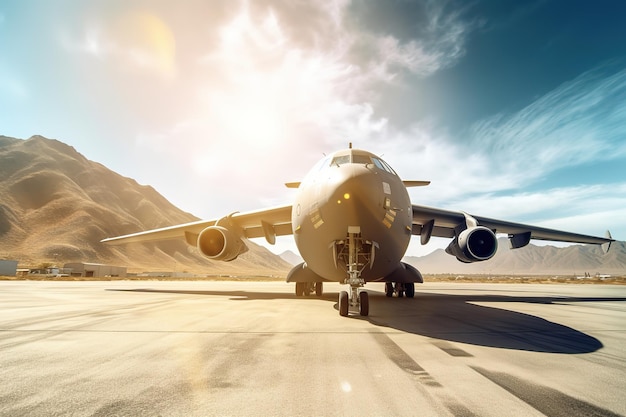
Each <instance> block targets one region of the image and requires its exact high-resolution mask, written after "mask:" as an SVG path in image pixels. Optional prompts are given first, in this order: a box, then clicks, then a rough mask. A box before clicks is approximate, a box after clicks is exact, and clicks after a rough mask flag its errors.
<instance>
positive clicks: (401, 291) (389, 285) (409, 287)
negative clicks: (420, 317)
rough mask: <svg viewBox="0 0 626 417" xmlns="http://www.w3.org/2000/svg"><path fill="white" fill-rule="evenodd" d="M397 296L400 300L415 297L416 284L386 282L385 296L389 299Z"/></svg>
mask: <svg viewBox="0 0 626 417" xmlns="http://www.w3.org/2000/svg"><path fill="white" fill-rule="evenodd" d="M394 294H395V295H397V296H398V298H402V297H403V296H405V295H406V296H407V298H413V297H415V283H414V282H406V283H402V282H385V295H386V296H387V297H393V296H394Z"/></svg>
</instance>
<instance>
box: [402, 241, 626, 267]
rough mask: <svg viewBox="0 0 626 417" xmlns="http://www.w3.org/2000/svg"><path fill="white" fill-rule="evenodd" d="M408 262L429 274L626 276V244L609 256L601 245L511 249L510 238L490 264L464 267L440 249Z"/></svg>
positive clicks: (616, 244) (500, 244) (500, 245)
mask: <svg viewBox="0 0 626 417" xmlns="http://www.w3.org/2000/svg"><path fill="white" fill-rule="evenodd" d="M404 261H405V262H407V263H409V264H411V265H413V266H415V267H416V268H418V269H419V270H420V271H422V272H423V273H427V274H445V273H450V274H515V275H519V274H555V275H577V276H582V275H584V274H585V272H587V273H590V274H591V275H595V274H596V273H600V274H614V275H626V242H613V244H612V245H611V249H610V250H609V252H608V253H604V252H603V251H602V248H601V247H600V246H598V245H572V246H568V247H564V248H557V247H554V246H536V245H533V244H532V243H531V244H529V245H528V246H526V247H523V248H520V249H513V250H512V249H510V248H509V242H508V239H506V238H500V239H498V251H497V252H496V254H495V256H494V257H493V258H491V259H490V260H488V261H484V262H475V263H471V264H464V263H462V262H459V261H457V260H456V258H455V257H454V256H451V255H448V254H447V253H445V251H444V250H443V249H437V250H436V251H434V252H432V253H430V254H429V255H426V256H420V257H410V256H407V257H406V258H405V259H404Z"/></svg>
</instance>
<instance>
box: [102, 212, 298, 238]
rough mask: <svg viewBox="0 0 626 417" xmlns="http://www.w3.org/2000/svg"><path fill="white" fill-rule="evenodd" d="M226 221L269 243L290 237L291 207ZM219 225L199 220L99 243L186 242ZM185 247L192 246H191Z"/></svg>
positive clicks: (231, 217) (236, 217) (250, 236)
mask: <svg viewBox="0 0 626 417" xmlns="http://www.w3.org/2000/svg"><path fill="white" fill-rule="evenodd" d="M227 217H228V218H229V221H230V223H232V224H234V225H235V226H237V227H239V228H241V229H242V230H243V237H246V238H255V237H265V238H266V239H267V240H268V241H270V240H272V236H283V235H290V234H291V233H292V230H291V205H289V206H282V207H275V208H270V209H264V210H257V211H249V212H246V213H233V214H232V215H230V216H227ZM219 221H220V219H214V220H200V221H196V222H191V223H185V224H179V225H176V226H170V227H164V228H161V229H154V230H148V231H145V232H139V233H133V234H130V235H124V236H117V237H111V238H108V239H103V240H102V241H101V242H102V243H106V244H107V245H121V244H125V243H136V242H154V241H160V240H170V239H187V240H189V237H190V236H196V237H197V235H198V234H200V232H202V231H203V230H204V229H206V228H207V227H209V226H214V225H216V224H217V223H218V222H219ZM189 243H192V244H195V242H189ZM270 243H272V242H270Z"/></svg>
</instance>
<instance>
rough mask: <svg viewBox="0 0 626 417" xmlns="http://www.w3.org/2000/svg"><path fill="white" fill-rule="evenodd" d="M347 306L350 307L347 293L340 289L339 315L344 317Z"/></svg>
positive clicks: (346, 312)
mask: <svg viewBox="0 0 626 417" xmlns="http://www.w3.org/2000/svg"><path fill="white" fill-rule="evenodd" d="M348 307H350V303H349V301H348V293H347V292H346V291H341V292H340V293H339V315H340V316H343V317H346V316H347V315H348Z"/></svg>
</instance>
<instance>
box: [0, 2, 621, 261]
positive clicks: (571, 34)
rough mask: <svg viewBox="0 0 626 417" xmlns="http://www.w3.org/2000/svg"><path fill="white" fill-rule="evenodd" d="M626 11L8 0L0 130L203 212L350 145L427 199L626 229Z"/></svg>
mask: <svg viewBox="0 0 626 417" xmlns="http://www.w3.org/2000/svg"><path fill="white" fill-rule="evenodd" d="M624 16H626V2H622V1H617V0H615V1H608V0H600V1H595V2H589V1H582V0H581V1H578V0H568V1H506V0H501V1H500V0H491V1H481V0H477V1H473V2H461V1H409V0H404V1H391V0H388V1H349V0H334V1H331V0H328V1H316V2H302V3H296V2H292V1H252V0H250V1H226V0H224V1H217V0H215V1H199V0H197V1H191V0H189V1H182V2H177V3H172V2H169V1H147V0H146V1H141V0H135V1H90V2H76V1H55V2H48V1H43V0H41V1H32V0H24V1H7V0H0V134H2V135H6V136H12V137H18V138H23V139H26V138H28V137H30V136H32V135H35V134H40V135H43V136H46V137H49V138H55V139H59V140H61V141H63V142H66V143H68V144H70V145H72V146H74V147H75V148H76V149H77V150H78V151H79V152H81V153H83V154H84V155H85V156H87V157H88V158H89V159H92V160H94V161H97V162H100V163H102V164H104V165H106V166H107V167H109V168H111V169H113V170H115V171H117V172H118V173H120V174H122V175H125V176H128V177H132V178H134V179H136V180H137V181H138V182H140V183H142V184H149V185H152V186H153V187H154V188H156V189H157V190H158V191H159V192H160V193H162V194H163V195H164V196H165V197H166V198H168V199H169V200H170V201H171V202H172V203H174V204H175V205H177V206H178V207H180V208H181V209H183V210H185V211H188V212H191V213H193V214H195V215H196V216H198V217H201V218H215V217H219V216H222V215H224V214H227V213H230V212H233V211H246V210H254V209H258V208H262V207H264V206H273V205H277V204H285V203H289V202H290V200H291V198H293V191H292V190H288V189H286V188H285V187H284V186H283V183H284V182H287V181H294V180H298V179H300V178H302V177H303V176H304V175H305V174H306V171H307V170H308V168H309V167H311V166H312V165H313V164H314V163H315V161H316V160H318V159H319V158H321V157H322V155H323V154H324V153H329V152H332V151H334V150H336V149H340V148H344V147H346V146H347V143H348V142H349V141H351V142H353V143H354V146H355V147H358V148H363V149H367V150H370V151H372V152H374V153H377V154H379V155H381V156H383V158H384V159H386V160H387V162H389V163H390V164H391V165H392V166H393V167H394V168H395V169H396V171H398V172H399V173H400V174H401V176H402V177H404V178H405V179H427V180H431V181H432V184H431V186H429V187H426V188H419V189H414V190H411V197H412V200H413V202H414V203H416V204H425V205H433V206H437V207H443V208H448V209H454V210H465V211H468V212H470V213H476V214H479V215H484V216H490V217H496V218H504V219H508V220H513V221H520V222H529V223H533V224H538V225H542V226H547V227H556V228H562V229H566V230H571V231H575V232H581V233H589V234H603V233H604V230H605V229H607V228H609V229H611V231H612V232H613V235H614V236H615V237H616V238H618V239H620V240H623V239H626V168H624V167H626V25H624V24H623V17H624ZM289 242H290V239H281V241H280V242H279V245H278V246H277V248H275V250H276V251H278V252H280V251H281V250H283V249H285V248H288V247H290V243H289ZM441 246H445V242H442V241H439V240H436V241H434V242H433V243H432V244H431V245H429V246H428V247H426V248H422V247H420V246H419V243H418V241H417V240H416V241H415V242H413V243H412V245H411V247H410V249H409V252H408V253H409V254H412V255H418V254H424V253H427V252H429V251H432V250H433V249H435V248H437V247H441Z"/></svg>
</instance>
